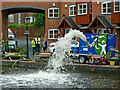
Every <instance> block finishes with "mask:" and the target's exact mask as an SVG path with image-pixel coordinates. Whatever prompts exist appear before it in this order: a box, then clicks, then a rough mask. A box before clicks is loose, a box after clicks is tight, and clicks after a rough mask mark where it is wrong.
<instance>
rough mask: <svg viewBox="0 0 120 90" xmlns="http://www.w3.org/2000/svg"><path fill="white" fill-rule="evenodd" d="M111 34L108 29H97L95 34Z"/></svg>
mask: <svg viewBox="0 0 120 90" xmlns="http://www.w3.org/2000/svg"><path fill="white" fill-rule="evenodd" d="M110 32H111V30H110V29H108V30H107V29H98V30H97V33H101V34H109V33H110Z"/></svg>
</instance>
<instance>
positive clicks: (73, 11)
mask: <svg viewBox="0 0 120 90" xmlns="http://www.w3.org/2000/svg"><path fill="white" fill-rule="evenodd" d="M71 7H73V10H72V12H73V15H71V14H70V12H71V11H70V8H71ZM75 7H76V5H70V6H69V16H76V14H75V13H74V12H75V11H74V8H75Z"/></svg>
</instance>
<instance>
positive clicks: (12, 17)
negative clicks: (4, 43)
mask: <svg viewBox="0 0 120 90" xmlns="http://www.w3.org/2000/svg"><path fill="white" fill-rule="evenodd" d="M8 20H9V22H14V16H13V14H10V15H9V16H8Z"/></svg>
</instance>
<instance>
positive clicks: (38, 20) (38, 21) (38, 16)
mask: <svg viewBox="0 0 120 90" xmlns="http://www.w3.org/2000/svg"><path fill="white" fill-rule="evenodd" d="M34 17H35V22H34V26H35V27H37V28H38V29H40V26H44V25H45V14H42V13H34Z"/></svg>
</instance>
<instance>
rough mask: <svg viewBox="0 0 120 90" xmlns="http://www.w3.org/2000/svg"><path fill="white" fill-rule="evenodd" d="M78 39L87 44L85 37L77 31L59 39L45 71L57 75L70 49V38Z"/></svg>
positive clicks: (71, 31) (72, 31)
mask: <svg viewBox="0 0 120 90" xmlns="http://www.w3.org/2000/svg"><path fill="white" fill-rule="evenodd" d="M74 37H80V38H81V39H82V40H83V41H85V42H87V40H86V37H85V35H84V34H83V33H82V32H80V31H79V30H72V29H70V32H69V33H68V34H66V35H65V36H64V38H63V37H62V38H59V39H58V41H57V42H56V46H55V52H54V53H53V55H52V57H51V58H50V59H49V62H48V66H47V68H48V69H47V71H49V72H55V73H58V72H60V71H61V69H64V68H63V66H64V61H63V59H64V58H65V53H66V51H68V50H70V49H71V46H70V43H71V40H72V38H74Z"/></svg>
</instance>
